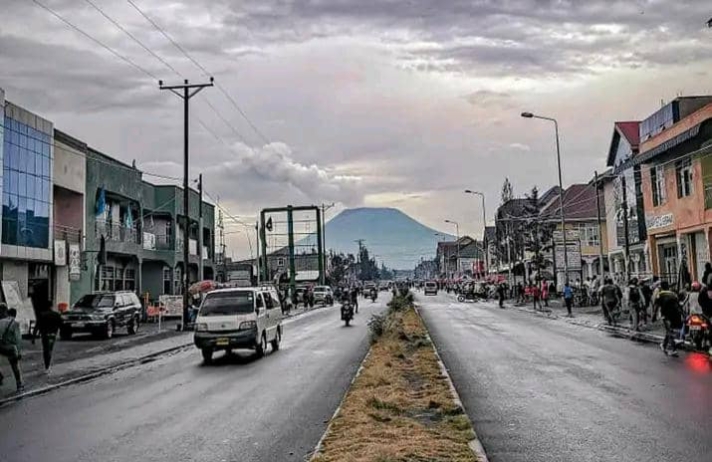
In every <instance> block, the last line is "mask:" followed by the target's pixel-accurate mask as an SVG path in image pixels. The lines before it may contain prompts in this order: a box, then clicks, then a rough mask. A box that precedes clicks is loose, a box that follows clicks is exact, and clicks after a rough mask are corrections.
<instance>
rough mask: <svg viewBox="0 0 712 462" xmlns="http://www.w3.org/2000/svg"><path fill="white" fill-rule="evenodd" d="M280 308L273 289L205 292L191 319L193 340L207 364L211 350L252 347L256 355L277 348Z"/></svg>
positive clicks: (211, 357)
mask: <svg viewBox="0 0 712 462" xmlns="http://www.w3.org/2000/svg"><path fill="white" fill-rule="evenodd" d="M282 334H283V330H282V308H281V307H280V305H279V298H278V296H277V292H276V291H275V290H274V289H273V288H256V287H245V288H231V289H220V290H214V291H212V292H210V293H208V294H207V295H206V296H205V298H204V299H203V303H201V305H200V311H199V312H198V317H197V318H196V320H195V335H194V337H193V341H194V343H195V346H197V347H198V348H199V349H200V350H201V351H202V352H203V359H204V360H205V362H206V363H209V362H210V361H212V359H213V353H214V352H215V351H219V350H225V351H227V352H228V353H230V352H232V350H234V349H251V350H255V352H256V353H257V355H258V356H259V357H262V356H264V354H265V352H266V351H267V343H268V342H269V343H271V344H272V351H277V350H279V343H280V342H281V341H282Z"/></svg>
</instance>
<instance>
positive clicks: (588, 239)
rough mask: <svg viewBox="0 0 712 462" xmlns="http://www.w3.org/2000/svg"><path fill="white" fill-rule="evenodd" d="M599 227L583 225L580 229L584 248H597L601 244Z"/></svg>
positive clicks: (580, 237)
mask: <svg viewBox="0 0 712 462" xmlns="http://www.w3.org/2000/svg"><path fill="white" fill-rule="evenodd" d="M598 231H599V229H598V225H595V224H594V225H588V224H582V225H579V227H578V232H579V239H580V240H581V245H582V246H587V247H597V246H599V245H600V244H601V237H600V234H599V232H598Z"/></svg>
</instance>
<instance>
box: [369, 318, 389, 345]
mask: <svg viewBox="0 0 712 462" xmlns="http://www.w3.org/2000/svg"><path fill="white" fill-rule="evenodd" d="M386 321H387V319H386V315H385V314H372V315H371V319H370V320H369V321H368V327H369V329H370V330H371V341H376V340H377V339H378V338H379V337H380V336H382V335H383V334H384V332H385V331H386Z"/></svg>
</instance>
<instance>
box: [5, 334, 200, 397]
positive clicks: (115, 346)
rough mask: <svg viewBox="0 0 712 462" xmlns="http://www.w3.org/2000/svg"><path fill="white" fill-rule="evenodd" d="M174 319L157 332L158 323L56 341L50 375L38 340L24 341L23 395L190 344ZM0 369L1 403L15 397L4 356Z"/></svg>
mask: <svg viewBox="0 0 712 462" xmlns="http://www.w3.org/2000/svg"><path fill="white" fill-rule="evenodd" d="M176 324H177V321H172V322H166V323H163V325H162V326H161V331H160V332H159V331H158V325H157V324H156V325H154V324H142V325H141V328H140V329H139V333H138V334H136V335H133V336H129V335H123V336H120V335H118V334H117V336H116V337H115V338H113V339H111V340H97V339H94V338H92V337H91V336H80V335H77V337H76V339H75V338H72V340H57V343H56V344H55V347H54V354H53V358H52V369H51V374H50V375H47V374H46V373H45V371H44V364H43V361H42V346H41V342H40V340H39V339H37V341H36V343H35V345H32V344H31V342H30V341H29V340H23V352H22V353H23V354H22V361H21V362H20V367H21V369H22V377H23V380H24V382H25V394H24V395H26V394H30V395H32V394H36V393H37V391H38V390H42V389H45V388H47V387H52V386H56V385H57V384H62V383H64V382H67V381H73V380H76V379H77V378H79V377H83V376H96V375H101V373H104V372H107V371H109V370H111V369H112V368H116V367H119V366H123V365H127V364H131V363H133V362H136V361H139V360H141V359H144V358H146V357H151V356H152V355H158V354H163V353H166V352H167V351H171V350H175V349H178V348H181V347H182V346H185V345H190V344H191V343H192V335H191V332H178V331H177V330H176ZM0 370H2V372H3V375H4V376H5V382H4V384H3V385H2V386H1V387H0V404H2V403H3V401H4V400H5V399H6V398H13V397H16V396H17V393H16V391H15V380H14V378H13V376H12V371H11V370H10V367H9V364H8V363H7V360H6V359H5V358H0Z"/></svg>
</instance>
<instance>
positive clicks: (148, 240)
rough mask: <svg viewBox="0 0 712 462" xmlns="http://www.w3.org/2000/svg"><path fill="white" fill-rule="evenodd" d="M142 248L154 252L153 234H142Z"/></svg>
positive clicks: (154, 240)
mask: <svg viewBox="0 0 712 462" xmlns="http://www.w3.org/2000/svg"><path fill="white" fill-rule="evenodd" d="M143 248H144V249H146V250H156V235H155V234H153V233H143Z"/></svg>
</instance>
